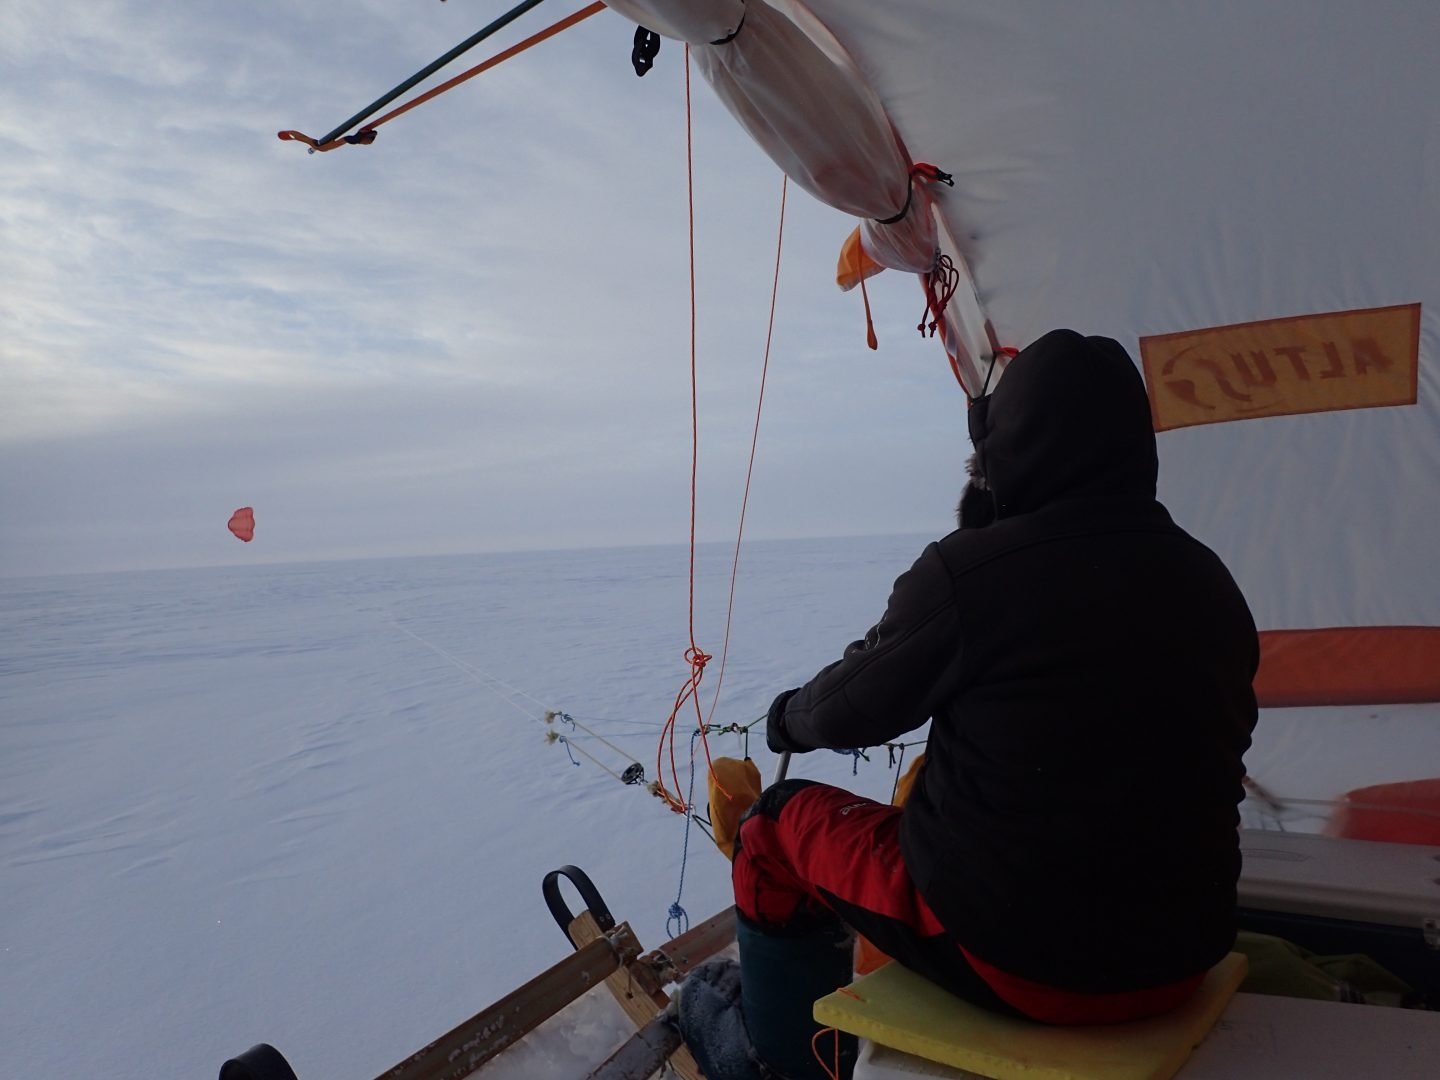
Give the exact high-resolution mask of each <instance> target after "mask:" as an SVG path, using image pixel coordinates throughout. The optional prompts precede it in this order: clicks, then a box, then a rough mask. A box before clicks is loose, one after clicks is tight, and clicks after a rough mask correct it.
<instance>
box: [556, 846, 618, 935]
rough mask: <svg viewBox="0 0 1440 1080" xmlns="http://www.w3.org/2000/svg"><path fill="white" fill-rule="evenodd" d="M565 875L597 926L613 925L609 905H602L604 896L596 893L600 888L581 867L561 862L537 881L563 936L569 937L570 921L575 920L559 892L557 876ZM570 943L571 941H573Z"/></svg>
mask: <svg viewBox="0 0 1440 1080" xmlns="http://www.w3.org/2000/svg"><path fill="white" fill-rule="evenodd" d="M562 877H564V878H569V879H570V884H572V885H574V886H575V888H576V890H577V891H578V892H579V893H580V899H581V900H583V901H585V908H586V910H588V911H589V912H590V914H591V915H593V916H595V923H596V925H597V926H599V927H600V929H601V930H606V931H609V930H613V929H615V916H613V915H611V914H610V909H609V908H608V907H606V906H605V901H604V899H602V898H601V896H600V890H599V889H597V888H596V887H595V883H594V882H593V881H591V880H590V875H589V874H587V873H585V871H584V870H581V869H580V868H579V867H578V866H562V867H560V869H559V870H551V871H550V872H549V873H548V874H546V875H545V880H544V881H542V882H541V883H540V892H541V894H542V895H543V896H544V897H545V906H546V907H548V908H549V909H550V914H551V915H552V916H554V918H555V923H556V925H558V926H559V927H560V931H561V933H563V934H564V935H565V940H566V941H570V924H571V923H573V922H574V921H575V916H574V915H572V914H571V913H570V908H569V906H568V905H567V904H566V903H565V898H564V897H563V896H561V895H560V879H561V878H562ZM570 944H572V945H574V944H575V943H574V942H573V941H571V942H570Z"/></svg>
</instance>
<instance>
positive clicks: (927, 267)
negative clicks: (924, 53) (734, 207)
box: [610, 0, 989, 373]
mask: <svg viewBox="0 0 1440 1080" xmlns="http://www.w3.org/2000/svg"><path fill="white" fill-rule="evenodd" d="M610 7H612V8H613V9H614V10H615V11H617V12H618V13H620V14H622V15H624V16H625V17H627V18H629V19H632V20H633V21H635V22H637V23H639V24H641V25H643V26H645V27H647V28H649V29H651V30H654V31H655V32H656V33H657V34H661V35H664V36H666V37H673V38H678V39H680V40H683V41H687V42H689V43H690V44H691V45H692V46H693V49H692V52H693V56H694V59H695V64H696V66H697V68H698V69H699V71H700V73H701V74H702V75H703V76H704V78H705V79H706V81H707V82H708V83H709V84H710V86H711V87H712V88H713V89H714V91H715V93H716V95H717V96H718V97H719V98H720V100H721V102H722V103H723V104H724V105H725V106H726V108H727V109H729V110H730V113H731V115H733V116H734V117H735V119H736V120H737V121H738V122H739V123H740V125H741V126H742V127H743V128H744V129H745V130H746V132H748V133H749V135H750V136H751V138H753V139H754V140H755V141H756V143H757V144H759V146H760V147H761V149H763V150H764V151H765V152H766V153H767V154H769V155H770V157H771V158H772V159H773V160H774V161H775V163H776V164H777V165H779V166H780V168H781V169H783V170H784V171H785V173H786V174H787V175H788V176H789V177H790V179H792V180H793V181H795V183H797V184H799V185H800V186H801V187H803V188H804V189H805V190H806V191H808V192H810V194H812V195H814V196H815V197H816V198H817V199H820V200H821V201H822V202H825V203H828V204H829V205H831V206H834V207H835V208H836V209H839V210H843V211H844V212H845V213H847V214H853V215H854V216H856V217H858V218H860V219H861V221H862V242H863V243H864V246H865V251H866V253H867V254H868V255H869V256H870V257H871V258H872V259H874V260H875V261H876V262H878V263H879V264H880V265H882V266H886V267H889V268H890V269H894V270H904V271H910V272H912V273H917V274H926V273H928V272H930V271H931V270H933V269H934V268H935V265H936V262H937V259H938V257H939V255H940V240H939V236H938V233H937V227H936V219H935V216H934V214H933V212H932V211H931V201H930V194H929V191H928V187H927V184H926V183H925V182H924V181H919V180H917V181H914V182H913V183H912V180H911V176H910V170H911V166H912V165H914V164H916V163H917V162H916V161H913V160H912V159H911V157H910V154H909V152H908V151H907V149H906V147H905V144H904V142H903V141H902V140H901V139H900V138H899V137H898V136H897V134H896V130H895V128H894V126H893V125H892V123H891V121H890V118H889V116H888V115H887V114H886V110H885V107H884V106H883V105H882V104H881V102H880V99H879V98H878V97H877V96H876V95H875V93H874V91H873V90H871V89H870V86H869V84H868V83H867V81H866V79H865V76H864V75H863V74H862V73H861V71H860V69H859V68H857V67H856V65H855V63H854V61H853V60H852V59H851V57H850V55H849V53H848V52H847V51H846V49H845V48H844V47H842V46H841V45H840V43H839V42H838V41H836V39H835V37H834V36H833V35H832V34H831V33H830V32H829V30H828V29H827V28H826V27H825V26H824V24H823V23H821V22H819V21H818V20H816V19H815V18H814V16H813V15H811V13H810V12H809V11H808V10H807V8H806V7H805V6H804V5H803V4H801V3H798V2H795V0H774V2H773V3H771V2H767V0H748V2H743V3H742V2H741V0H615V2H614V3H612V4H610ZM967 302H968V303H969V304H970V306H971V309H972V314H971V317H970V318H969V319H968V320H964V319H962V318H961V315H960V314H959V313H960V312H961V311H962V310H963V308H962V305H964V304H965V303H967ZM975 310H976V309H975V308H974V304H973V296H968V295H962V297H961V300H960V301H959V302H958V303H957V304H956V312H955V313H952V315H951V319H950V320H948V322H947V338H946V340H947V341H949V342H951V343H952V351H953V352H955V354H956V357H957V363H960V364H962V366H963V367H964V368H965V369H966V370H968V371H970V372H972V373H973V372H975V371H976V370H978V369H977V367H976V362H975V360H974V359H973V358H974V357H977V356H979V355H981V354H982V353H988V351H989V348H988V342H987V341H986V340H985V339H984V336H983V333H982V327H981V325H980V324H981V320H980V319H979V318H978V314H974V313H973V312H974V311H975Z"/></svg>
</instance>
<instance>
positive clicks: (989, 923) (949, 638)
mask: <svg viewBox="0 0 1440 1080" xmlns="http://www.w3.org/2000/svg"><path fill="white" fill-rule="evenodd" d="M970 422H971V438H972V441H973V442H974V444H975V449H976V459H977V465H978V468H979V470H980V472H981V473H982V474H983V475H984V478H985V481H986V483H987V485H988V489H989V493H990V496H991V498H993V500H994V511H995V520H994V521H993V523H992V524H988V525H986V526H985V527H983V528H963V529H959V530H957V531H956V532H953V533H951V534H950V535H949V536H946V537H945V538H943V539H941V540H939V541H937V542H935V543H932V544H930V545H929V546H928V547H927V548H926V549H925V551H924V552H923V553H922V554H921V556H920V558H919V559H918V560H917V561H916V562H915V564H914V566H912V567H911V568H910V570H908V571H907V572H906V573H904V574H903V575H901V577H900V578H899V579H898V580H897V581H896V582H895V586H894V590H893V591H892V593H891V595H890V600H889V604H888V606H887V609H886V611H885V614H884V616H883V617H882V618H881V620H880V622H879V623H878V624H877V625H876V626H875V627H873V628H872V629H871V630H870V632H869V633H868V634H867V635H866V636H865V638H864V639H863V640H862V641H857V642H854V643H852V644H851V645H850V646H849V647H848V648H847V649H846V650H845V652H844V655H843V657H842V658H841V659H840V660H838V661H836V662H835V663H834V664H832V665H830V666H829V667H827V668H825V669H824V670H822V671H821V672H820V673H819V674H818V675H817V676H816V677H815V678H814V679H812V680H811V681H810V682H809V683H807V684H806V685H805V686H803V687H801V688H800V689H799V690H794V691H788V692H786V693H785V694H782V695H781V696H780V697H779V698H777V699H776V701H775V704H774V705H773V706H772V708H771V711H770V718H769V725H768V731H769V742H770V745H771V748H772V749H774V750H809V749H815V748H821V747H831V748H839V749H846V748H852V747H860V746H870V745H874V744H876V743H880V742H885V741H887V740H890V739H893V738H895V737H897V736H899V735H900V734H902V733H903V732H906V731H910V730H913V729H914V728H916V727H918V726H920V725H921V724H923V723H924V722H925V721H926V720H927V719H928V720H932V721H933V722H932V725H931V728H930V737H929V747H928V750H927V754H926V760H925V764H924V767H923V769H922V770H921V772H920V775H919V777H918V779H917V781H916V784H915V787H914V790H913V792H912V794H911V797H910V799H909V800H908V801H907V802H906V804H905V809H904V811H903V817H902V821H901V846H902V850H903V853H904V857H905V861H906V864H907V866H908V868H909V870H910V873H911V876H912V877H913V879H914V880H915V883H916V886H917V887H918V889H919V891H920V893H921V895H922V896H923V897H924V898H925V900H926V902H927V903H928V904H929V905H930V906H931V908H932V909H933V910H934V911H935V913H936V915H937V916H938V917H939V919H940V921H941V922H942V923H943V924H944V926H945V927H946V928H947V930H948V931H949V932H950V934H951V935H952V936H953V938H954V939H955V942H956V943H957V944H959V945H961V946H963V947H964V948H965V949H966V950H967V951H969V952H970V953H972V954H973V955H975V956H976V957H978V958H980V959H981V960H983V961H985V962H986V963H988V964H990V965H993V966H994V967H996V968H998V969H1000V970H1002V971H1005V972H1008V973H1011V974H1014V975H1018V976H1021V977H1023V978H1026V979H1032V980H1035V981H1037V982H1041V983H1044V984H1047V985H1051V986H1056V987H1060V988H1064V989H1071V990H1079V991H1089V992H1116V991H1127V990H1138V989H1144V988H1148V987H1155V986H1163V985H1168V984H1171V983H1173V982H1175V981H1177V980H1180V979H1183V978H1186V977H1189V976H1192V975H1195V974H1197V973H1199V972H1202V971H1204V970H1206V969H1207V968H1209V967H1210V966H1212V965H1213V964H1215V963H1216V962H1218V961H1219V959H1220V958H1221V957H1223V956H1224V954H1225V953H1226V951H1227V950H1228V949H1229V948H1230V947H1231V945H1232V944H1233V941H1234V936H1235V906H1236V882H1237V880H1238V878H1239V871H1240V852H1239V841H1238V836H1237V831H1236V830H1237V827H1238V825H1239V813H1238V810H1237V806H1238V803H1239V802H1240V800H1241V798H1242V797H1243V789H1242V786H1241V780H1242V777H1243V775H1244V768H1243V765H1242V760H1241V759H1242V756H1243V754H1244V752H1245V751H1246V749H1247V748H1248V747H1249V744H1250V733H1251V731H1252V730H1253V728H1254V725H1255V719H1256V707H1255V696H1254V693H1253V691H1252V689H1251V681H1252V679H1253V677H1254V675H1255V670H1256V667H1257V665H1258V662H1259V646H1258V640H1257V635H1256V631H1255V624H1254V621H1253V619H1252V618H1251V615H1250V611H1249V609H1248V607H1247V606H1246V604H1245V600H1244V598H1243V597H1242V596H1241V594H1240V591H1239V589H1238V588H1237V587H1236V585H1235V582H1234V580H1233V579H1232V578H1231V576H1230V574H1229V572H1228V571H1227V570H1226V568H1225V566H1224V565H1223V564H1222V563H1221V561H1220V560H1219V558H1218V557H1217V556H1216V555H1215V554H1214V553H1213V552H1211V551H1210V550H1209V549H1208V548H1206V547H1205V546H1204V545H1202V544H1201V543H1199V542H1198V541H1196V540H1195V539H1193V538H1192V537H1190V536H1189V535H1188V534H1187V533H1186V532H1185V531H1184V530H1183V529H1181V528H1180V527H1179V526H1177V525H1176V524H1175V523H1174V522H1173V521H1172V520H1171V518H1170V515H1169V514H1168V513H1167V511H1166V510H1165V508H1164V507H1163V506H1162V505H1161V504H1160V503H1159V502H1157V501H1156V498H1155V491H1156V486H1155V485H1156V475H1157V457H1156V451H1155V436H1154V432H1153V428H1152V424H1151V419H1150V408H1149V402H1148V398H1147V396H1146V393H1145V387H1144V384H1143V382H1142V381H1141V379H1140V375H1139V373H1138V371H1137V370H1136V368H1135V365H1134V363H1133V362H1132V361H1131V360H1130V357H1129V356H1128V355H1127V354H1126V352H1125V350H1124V349H1123V348H1122V347H1121V346H1120V345H1119V343H1117V342H1115V341H1112V340H1110V339H1108V338H1098V337H1090V338H1086V337H1082V336H1081V335H1079V334H1077V333H1075V332H1073V331H1070V330H1056V331H1053V332H1051V333H1049V334H1047V335H1045V336H1044V337H1043V338H1041V339H1040V340H1038V341H1037V342H1035V343H1034V344H1032V345H1031V346H1030V347H1028V348H1027V349H1025V350H1024V351H1023V352H1021V353H1020V354H1019V355H1018V356H1017V357H1015V358H1014V359H1013V360H1012V361H1011V362H1010V365H1009V367H1008V369H1007V370H1006V372H1005V374H1004V377H1003V378H1002V379H1001V381H1000V383H999V385H998V387H997V388H996V390H995V392H994V393H993V394H991V395H990V396H989V397H988V398H982V399H980V400H979V401H978V402H976V403H975V404H974V405H972V407H971V413H970Z"/></svg>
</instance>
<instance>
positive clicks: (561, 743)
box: [557, 735, 580, 769]
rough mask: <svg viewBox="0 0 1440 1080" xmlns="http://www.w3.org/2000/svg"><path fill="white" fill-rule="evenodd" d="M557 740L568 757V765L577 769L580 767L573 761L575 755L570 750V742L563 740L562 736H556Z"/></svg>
mask: <svg viewBox="0 0 1440 1080" xmlns="http://www.w3.org/2000/svg"><path fill="white" fill-rule="evenodd" d="M557 738H558V739H559V740H560V745H561V746H563V747H565V753H567V754H569V755H570V764H571V765H574V766H575V767H576V768H577V769H578V768H579V767H580V762H578V761H576V760H575V755H574V754H573V753H572V752H571V750H570V740H569V739H567V738H565V736H564V735H559V736H557Z"/></svg>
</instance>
